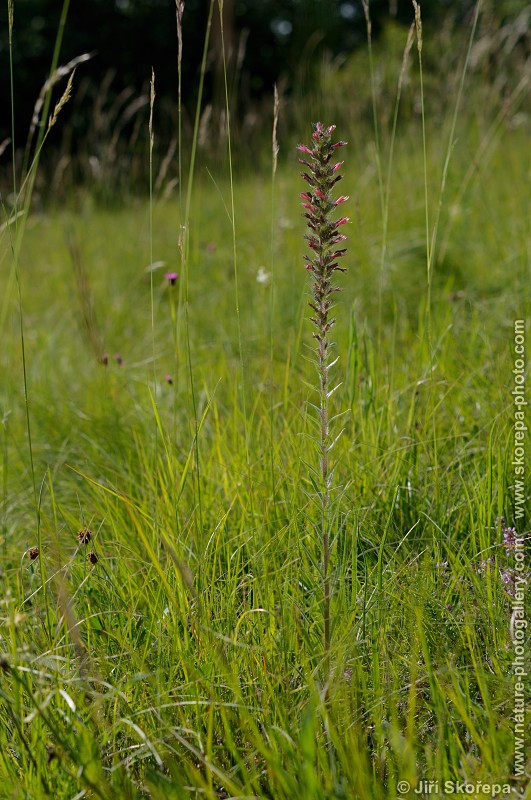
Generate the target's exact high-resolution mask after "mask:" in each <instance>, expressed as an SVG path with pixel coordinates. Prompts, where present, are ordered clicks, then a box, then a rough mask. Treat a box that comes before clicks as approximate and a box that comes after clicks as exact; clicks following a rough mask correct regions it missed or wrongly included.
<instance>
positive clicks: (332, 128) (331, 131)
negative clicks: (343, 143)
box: [328, 125, 337, 136]
mask: <svg viewBox="0 0 531 800" xmlns="http://www.w3.org/2000/svg"><path fill="white" fill-rule="evenodd" d="M336 128H337V125H330V127H329V128H328V135H329V136H330V135H331V134H332V133H333V132H334V131H335V129H336Z"/></svg>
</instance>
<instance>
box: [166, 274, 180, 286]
mask: <svg viewBox="0 0 531 800" xmlns="http://www.w3.org/2000/svg"><path fill="white" fill-rule="evenodd" d="M164 277H165V278H166V280H167V281H169V284H170V286H175V284H176V282H177V279H178V278H179V275H178V274H177V273H176V272H165V273H164Z"/></svg>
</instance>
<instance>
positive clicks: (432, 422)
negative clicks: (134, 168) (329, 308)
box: [0, 42, 531, 800]
mask: <svg viewBox="0 0 531 800" xmlns="http://www.w3.org/2000/svg"><path fill="white" fill-rule="evenodd" d="M414 47H415V46H414ZM427 47H428V44H427V43H426V42H424V48H425V49H426V48H427ZM377 55H378V54H376V56H375V57H377ZM456 91H457V88H456ZM328 102H330V98H328ZM453 102H454V105H455V96H454V101H453ZM465 106H466V104H465ZM483 111H484V110H483ZM299 113H300V112H299ZM452 113H453V106H450V107H449V112H448V114H447V115H446V116H445V117H444V120H443V121H442V122H441V123H440V124H439V120H437V122H436V124H435V123H433V124H431V123H430V120H429V119H428V121H427V127H426V130H425V133H426V148H425V157H424V149H423V135H422V128H421V125H420V123H419V121H418V119H417V120H408V121H407V122H405V123H404V124H403V125H401V124H400V123H399V124H398V129H397V130H398V132H397V136H396V139H395V140H393V139H389V137H388V136H387V135H386V133H385V130H384V131H382V132H381V134H382V135H381V137H380V140H379V146H378V147H375V144H374V134H373V133H370V131H369V129H368V127H367V126H365V127H364V128H363V127H361V128H355V127H354V126H353V125H352V127H349V125H348V122H346V123H345V127H344V128H339V127H338V131H337V133H338V135H339V137H340V138H343V139H346V140H348V141H349V146H348V147H347V148H345V150H344V151H342V157H344V158H345V161H346V163H345V166H344V168H343V170H342V171H343V173H344V179H343V181H342V183H341V192H342V193H344V194H348V195H350V200H349V203H348V213H349V216H350V217H351V225H350V226H346V227H348V230H347V233H348V237H349V238H348V242H347V245H348V253H347V256H346V257H345V258H344V259H343V261H344V264H342V266H343V265H344V266H347V267H348V272H347V274H346V275H345V276H343V278H342V281H341V285H342V292H341V294H340V295H338V301H337V308H336V316H337V320H338V321H337V324H336V326H335V327H334V338H335V341H336V343H337V344H336V353H337V354H338V355H339V356H340V361H339V363H338V365H337V366H336V368H335V370H336V374H337V375H338V376H339V380H342V381H343V383H342V386H341V387H340V389H339V390H338V391H337V392H335V393H334V395H333V397H332V398H331V400H330V403H331V405H332V406H333V410H334V412H335V413H340V412H346V413H345V415H344V418H343V425H344V427H345V432H344V434H343V436H342V437H341V438H340V439H339V441H338V442H337V445H336V447H335V449H334V451H333V466H334V468H335V475H334V486H335V487H337V488H336V489H335V491H334V493H333V496H332V500H331V509H332V538H331V547H330V579H331V589H332V596H331V635H330V638H331V642H330V654H329V655H328V654H325V653H324V651H323V601H322V598H323V592H322V574H321V560H322V553H321V543H320V541H319V538H318V536H317V535H316V532H315V527H314V526H315V523H316V515H318V508H317V506H316V503H315V489H314V487H313V485H312V483H311V481H310V478H309V476H310V474H311V470H310V469H309V466H308V465H310V466H312V465H313V466H314V467H315V464H316V462H315V446H314V441H313V437H314V436H315V427H314V421H313V415H312V413H310V411H309V410H308V407H307V402H308V401H309V400H310V401H312V402H315V391H314V390H312V388H311V387H312V386H315V369H314V366H313V365H312V363H311V362H310V361H309V360H308V359H307V356H308V350H307V346H308V345H311V324H310V323H309V321H308V317H309V315H310V312H309V310H308V308H307V301H308V299H309V292H308V280H307V273H305V270H304V264H303V260H302V255H303V253H304V251H305V245H304V242H303V240H302V235H303V233H304V221H303V220H302V219H301V216H300V207H299V197H298V195H299V192H300V191H303V190H304V188H305V187H304V183H303V181H302V180H301V178H300V176H299V169H298V166H299V165H298V164H297V160H296V159H297V155H296V152H295V149H294V148H293V149H292V151H293V159H292V160H290V159H289V157H288V156H289V153H290V152H291V150H290V148H291V144H292V143H291V142H289V141H288V138H289V137H286V139H282V138H281V140H280V146H281V153H282V155H283V156H284V160H283V162H282V163H281V164H280V166H279V169H278V171H277V173H276V174H275V176H274V178H271V173H270V177H269V178H267V175H265V174H264V172H261V173H258V172H257V173H256V174H251V173H247V175H242V176H238V178H237V180H236V181H235V182H234V184H233V185H231V181H230V179H229V175H228V174H226V175H216V176H214V177H213V176H211V175H210V174H207V173H206V171H204V170H203V169H202V167H201V164H200V163H199V164H198V167H197V174H196V177H195V180H194V183H193V185H192V186H191V192H190V198H191V202H190V209H189V214H188V215H187V213H186V211H185V210H184V208H185V203H184V194H183V202H182V203H179V202H178V201H177V200H175V199H163V198H162V197H160V198H156V199H155V201H154V205H153V207H152V209H150V207H149V204H148V201H147V200H146V201H144V200H142V199H137V200H136V201H132V202H130V203H127V204H125V205H124V206H122V207H121V208H116V209H114V210H108V209H106V208H102V207H101V206H100V205H98V204H97V203H96V202H94V200H93V198H92V197H91V195H90V193H88V192H86V191H85V190H84V189H82V188H80V189H79V190H78V191H77V192H76V193H75V194H73V195H72V197H71V200H70V202H69V204H68V205H65V206H62V207H56V208H49V209H48V210H47V211H45V212H38V211H35V212H33V213H30V214H29V215H28V216H27V219H25V218H24V217H19V218H18V219H17V220H13V219H12V218H10V219H11V224H5V225H4V227H3V229H2V233H1V235H2V239H1V243H0V248H1V250H0V280H1V284H0V285H1V289H2V291H1V295H0V335H1V338H2V348H1V350H0V370H1V374H2V376H3V379H2V382H1V384H0V418H1V419H2V423H3V424H2V426H1V427H0V437H1V439H0V447H1V452H2V454H3V456H2V460H3V469H2V474H1V495H0V533H1V536H2V539H1V545H0V553H1V557H2V561H1V564H2V582H3V586H4V592H3V597H2V604H3V605H2V612H1V619H2V621H1V625H0V667H1V669H2V680H1V684H0V722H1V724H0V781H1V783H0V785H1V787H2V788H1V789H0V796H1V797H2V798H3V797H5V798H28V799H29V798H31V800H39V799H40V798H45V797H49V796H55V797H57V798H63V797H64V798H74V797H75V798H81V797H83V796H86V797H90V798H105V799H106V800H107V799H108V800H115V798H119V799H120V798H141V797H151V798H159V799H160V800H163V798H164V799H165V798H176V799H177V798H179V799H180V798H207V800H214V799H215V798H229V797H230V798H251V797H253V798H254V797H256V798H268V799H270V800H326V799H328V798H344V799H345V800H351V799H352V798H360V800H380V799H381V800H384V798H388V800H395V799H396V797H397V796H399V792H398V790H397V784H398V782H399V781H407V782H409V784H410V785H411V789H413V788H414V787H415V786H416V785H417V784H418V782H419V781H421V780H438V781H439V782H440V785H442V784H443V782H444V781H446V780H449V781H450V780H451V781H459V782H461V783H462V782H463V781H468V782H470V783H473V784H474V786H476V784H477V782H478V781H479V782H481V781H482V782H483V783H488V784H500V785H503V784H510V785H511V787H512V789H511V790H512V792H513V794H512V795H511V796H513V797H522V798H523V797H530V796H531V795H530V794H529V788H528V777H529V766H528V767H527V778H526V772H525V769H522V772H521V774H520V775H519V776H515V774H514V771H515V755H514V722H513V713H514V712H513V709H514V684H515V681H514V671H513V661H514V652H513V644H512V641H511V630H510V620H511V602H512V601H511V594H510V587H509V588H508V585H507V582H506V581H504V577H506V576H507V574H508V571H510V569H511V567H512V566H513V564H512V562H511V553H510V551H508V550H507V548H506V547H504V546H503V530H502V528H503V526H502V523H501V521H500V518H501V517H502V516H505V518H506V519H507V521H508V523H509V524H511V525H512V524H513V521H514V518H513V483H514V468H513V467H512V465H511V462H512V460H513V456H512V452H513V451H512V447H513V442H514V436H513V428H512V426H513V421H514V416H513V400H512V397H511V393H510V392H511V390H512V388H513V386H514V380H513V378H514V376H513V373H512V370H513V362H514V349H513V348H514V321H515V320H516V319H524V318H526V315H527V318H528V314H529V274H528V265H527V262H526V257H527V253H526V240H525V237H526V227H527V208H526V206H527V203H526V196H527V185H526V181H527V178H526V175H525V174H524V172H523V170H522V164H523V163H524V161H525V153H526V150H527V148H528V136H527V132H526V131H525V128H524V125H522V124H521V123H522V114H521V113H520V110H519V108H518V107H517V108H514V109H510V110H509V113H508V114H507V115H506V116H504V117H501V118H500V117H497V109H496V108H493V109H492V113H491V114H490V119H489V118H488V117H489V114H488V113H486V112H484V113H482V114H478V115H475V114H474V113H473V112H472V109H470V108H466V107H465V108H464V110H463V111H460V113H459V115H458V119H457V125H456V129H455V133H454V141H453V142H452V145H451V146H450V147H449V145H448V142H449V137H450V131H451V123H452ZM392 116H393V114H392V109H391V113H390V114H389V117H388V118H389V119H390V120H391V122H392ZM311 121H312V120H311V119H309V120H307V125H306V127H305V128H304V130H301V131H300V133H299V139H300V140H301V141H306V140H307V138H308V134H309V132H310V122H311ZM323 121H324V122H325V123H326V124H329V123H332V122H334V121H335V120H334V119H330V118H324V119H323ZM58 124H60V123H58ZM391 146H392V151H391ZM391 152H392V160H391ZM448 153H450V154H451V158H450V162H449V166H448V169H447V172H446V174H445V187H444V193H443V194H442V196H441V185H442V175H443V168H444V164H445V159H446V156H447V154H448ZM260 160H261V162H263V161H264V160H265V156H263V155H262V156H260ZM388 168H389V171H388ZM387 174H389V176H390V178H389V182H387ZM379 175H380V176H381V180H379ZM387 187H388V192H387ZM426 187H427V192H426V191H425V189H426ZM184 188H186V187H184ZM232 193H233V196H232ZM426 197H427V201H428V214H427V215H426V202H425V201H426ZM345 208H346V206H345ZM6 214H7V211H6ZM426 216H427V217H428V220H427V228H426ZM4 220H5V218H4ZM436 220H437V221H438V229H437V240H436V247H435V248H434V249H433V250H432V251H429V248H428V251H429V256H428V260H429V263H430V265H431V271H430V274H431V281H430V283H431V302H430V303H429V306H428V303H427V297H428V291H427V290H428V284H427V273H428V270H427V243H426V241H427V239H428V243H429V242H430V241H431V235H432V231H433V226H434V224H435V221H436ZM233 223H234V226H233ZM23 224H25V226H26V227H25V231H24V237H23V241H22V247H21V250H20V253H19V254H17V250H16V241H17V226H20V225H23ZM183 226H184V231H183ZM158 262H164V265H160V264H159V265H158ZM150 265H151V267H152V269H151V271H150V270H149V269H146V268H148V267H149V266H150ZM173 270H175V271H177V272H179V273H180V278H179V280H178V281H177V282H176V284H175V285H173V286H172V285H171V284H170V282H169V281H168V280H166V279H165V278H164V277H163V276H164V273H165V272H167V271H168V272H169V271H173ZM236 279H237V280H236ZM19 284H20V297H21V300H20V302H19V299H18V291H17V287H18V285H19ZM21 319H22V327H21ZM21 331H22V332H23V344H24V362H25V374H26V380H24V369H23V359H22V350H21V346H22V338H21ZM115 354H116V355H115ZM118 355H119V358H117V357H116V356H118ZM104 356H105V358H103V357H104ZM104 362H107V363H104ZM25 392H26V394H27V405H26V402H25ZM528 478H529V476H527V479H528ZM526 523H527V524H528V523H529V520H528V519H525V518H524V519H523V520H520V521H519V522H518V524H517V530H518V533H519V534H523V533H524V532H525V529H526ZM33 548H38V551H36V550H35V549H33ZM328 660H330V665H331V667H330V669H331V673H330V674H329V675H328V674H327V673H326V671H325V669H324V667H325V664H327V663H328ZM500 795H501V789H500ZM406 796H407V795H406ZM410 796H413V794H412V793H411V794H410ZM468 796H473V797H475V796H476V795H474V794H472V795H471V794H470V793H469V795H468ZM477 796H478V797H480V796H485V795H483V793H482V791H481V789H480V790H477Z"/></svg>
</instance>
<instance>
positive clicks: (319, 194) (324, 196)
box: [315, 189, 326, 200]
mask: <svg viewBox="0 0 531 800" xmlns="http://www.w3.org/2000/svg"><path fill="white" fill-rule="evenodd" d="M315 194H316V195H317V197H320V198H321V200H326V195H325V193H324V192H323V191H321V189H316V190H315Z"/></svg>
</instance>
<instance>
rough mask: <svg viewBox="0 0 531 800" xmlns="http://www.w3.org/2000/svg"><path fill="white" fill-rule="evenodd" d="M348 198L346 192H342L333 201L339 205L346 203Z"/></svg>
mask: <svg viewBox="0 0 531 800" xmlns="http://www.w3.org/2000/svg"><path fill="white" fill-rule="evenodd" d="M347 200H348V194H343V195H341V197H338V198H337V200H336V202H335V203H334V205H335V206H338V205H340V204H341V203H346V202H347Z"/></svg>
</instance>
